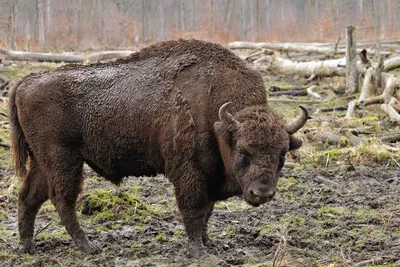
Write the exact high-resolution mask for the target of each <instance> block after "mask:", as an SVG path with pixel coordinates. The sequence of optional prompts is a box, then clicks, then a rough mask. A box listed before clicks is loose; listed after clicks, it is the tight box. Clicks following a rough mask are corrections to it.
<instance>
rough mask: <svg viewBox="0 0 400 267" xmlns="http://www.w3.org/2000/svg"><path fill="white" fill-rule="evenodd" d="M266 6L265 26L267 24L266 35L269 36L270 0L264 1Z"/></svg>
mask: <svg viewBox="0 0 400 267" xmlns="http://www.w3.org/2000/svg"><path fill="white" fill-rule="evenodd" d="M265 4H266V5H267V15H266V16H265V19H266V24H267V34H268V35H270V34H271V16H270V10H271V3H270V0H266V3H265Z"/></svg>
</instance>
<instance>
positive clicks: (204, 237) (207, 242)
mask: <svg viewBox="0 0 400 267" xmlns="http://www.w3.org/2000/svg"><path fill="white" fill-rule="evenodd" d="M213 210H214V202H211V205H210V207H209V210H208V212H207V217H206V221H205V223H204V227H203V232H202V235H201V239H202V241H203V245H205V246H209V245H211V240H210V238H209V237H208V233H207V225H208V220H209V219H210V217H211V215H212V212H213Z"/></svg>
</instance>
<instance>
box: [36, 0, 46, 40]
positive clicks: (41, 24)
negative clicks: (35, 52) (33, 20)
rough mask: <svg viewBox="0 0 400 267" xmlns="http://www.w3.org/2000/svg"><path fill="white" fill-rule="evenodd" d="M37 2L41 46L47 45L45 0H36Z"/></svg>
mask: <svg viewBox="0 0 400 267" xmlns="http://www.w3.org/2000/svg"><path fill="white" fill-rule="evenodd" d="M36 4H37V12H38V13H37V17H38V20H39V23H38V26H39V46H40V47H44V46H45V45H46V34H45V30H46V29H45V15H44V12H45V11H44V10H45V8H46V7H45V2H44V0H36Z"/></svg>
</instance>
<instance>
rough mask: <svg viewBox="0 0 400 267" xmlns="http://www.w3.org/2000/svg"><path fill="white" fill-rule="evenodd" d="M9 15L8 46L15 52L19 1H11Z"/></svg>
mask: <svg viewBox="0 0 400 267" xmlns="http://www.w3.org/2000/svg"><path fill="white" fill-rule="evenodd" d="M9 8H10V9H9V13H8V25H7V26H8V33H7V35H8V36H7V37H8V46H9V47H10V48H11V49H13V50H15V48H16V43H15V17H16V16H17V1H16V0H12V1H9Z"/></svg>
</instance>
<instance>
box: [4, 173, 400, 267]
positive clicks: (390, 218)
mask: <svg viewBox="0 0 400 267" xmlns="http://www.w3.org/2000/svg"><path fill="white" fill-rule="evenodd" d="M1 172H2V180H1V185H2V189H1V190H2V191H1V192H2V193H4V192H7V190H11V191H12V193H11V199H10V200H9V201H7V200H4V201H3V202H4V203H5V205H4V207H3V213H4V214H3V216H2V220H1V226H0V227H1V239H2V241H3V242H2V243H1V244H0V261H1V262H3V266H7V265H9V266H29V265H33V266H100V265H103V266H122V265H125V266H161V265H163V266H187V265H190V264H193V262H194V263H197V264H200V266H201V265H209V264H210V265H217V266H230V265H238V266H242V265H248V266H252V265H257V264H263V266H272V263H273V261H274V258H275V259H277V256H276V254H277V252H278V253H279V252H281V253H282V254H283V255H282V256H283V260H282V261H281V265H280V266H329V264H331V263H334V264H335V265H334V266H354V264H355V263H357V262H361V261H363V260H368V259H373V258H377V257H387V258H388V259H390V258H399V257H400V205H399V203H400V170H399V169H394V168H386V167H385V166H373V167H366V166H357V167H356V170H342V171H334V170H331V171H326V170H321V169H315V168H311V169H310V168H306V169H302V168H297V169H284V171H283V175H282V178H281V180H280V183H279V195H278V196H277V197H276V198H275V199H274V200H273V201H272V202H271V203H270V204H267V205H263V206H261V207H258V208H252V207H250V206H248V205H247V204H245V203H244V201H242V200H241V199H239V198H234V199H232V200H229V201H225V202H221V203H219V204H218V205H217V207H216V209H215V212H214V215H213V216H212V217H211V219H210V224H209V232H210V236H211V238H212V240H213V243H212V245H211V246H210V247H209V248H208V252H209V253H210V254H212V255H215V256H216V257H211V259H212V261H211V263H210V262H207V261H209V260H210V259H203V260H202V261H194V260H193V259H190V258H188V257H187V255H186V247H187V240H186V236H185V234H184V231H183V226H182V223H181V220H180V217H179V214H178V210H177V207H176V205H175V200H174V196H173V187H172V186H171V184H170V183H169V182H168V180H167V179H165V178H164V177H163V176H158V177H154V178H149V177H140V178H130V179H126V181H125V182H124V184H123V185H122V186H120V187H114V186H112V185H110V184H108V182H106V181H104V180H103V179H101V178H97V177H94V176H90V175H91V172H90V171H88V175H89V176H90V177H89V178H87V180H86V188H85V192H86V193H85V194H86V195H85V196H84V197H83V198H82V201H81V204H80V208H79V210H78V213H79V217H80V221H81V222H82V225H83V227H84V228H85V230H86V232H87V233H88V236H89V238H90V239H91V240H92V241H95V243H97V244H98V245H99V246H100V247H101V248H102V252H101V253H99V254H97V255H86V254H84V253H82V252H80V251H78V250H76V249H75V247H74V244H73V242H72V241H71V239H70V237H69V236H68V235H67V234H66V233H65V230H64V229H63V226H62V225H60V220H59V218H58V216H57V214H56V212H55V211H54V208H53V207H52V206H51V204H50V203H45V204H44V207H43V209H42V210H41V212H40V213H39V215H38V219H37V222H36V232H39V231H41V233H39V234H37V235H36V237H35V241H36V248H37V254H35V255H27V254H20V253H19V252H18V251H17V247H18V240H17V224H16V222H17V218H16V216H17V209H16V207H17V203H16V188H15V189H13V188H11V189H10V186H12V185H14V184H15V180H13V179H14V178H9V179H7V178H6V177H8V175H7V173H10V171H9V170H4V169H3V170H2V171H1ZM104 192H108V193H107V194H105V195H103V197H104V198H103V199H102V200H101V202H102V203H112V204H113V205H111V206H110V207H106V206H102V205H98V206H100V208H98V210H97V211H89V212H88V209H89V210H90V208H91V207H92V208H93V207H95V206H96V205H90V203H89V202H90V200H92V199H94V198H96V196H100V195H101V194H102V193H104ZM125 193H129V194H131V195H133V196H134V199H136V200H137V202H135V203H136V204H133V205H131V206H125V205H124V203H125V202H124V200H123V199H124V194H125ZM117 197H118V198H119V200H115V199H116V198H117ZM121 199H122V200H121ZM85 203H86V204H85ZM89 206H90V207H89ZM135 206H136V207H135ZM106 211H111V212H110V213H107V212H106ZM132 211H133V213H132ZM135 211H136V212H135ZM82 213H85V214H91V215H83V214H82ZM49 223H50V224H49ZM386 266H389V265H386Z"/></svg>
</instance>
